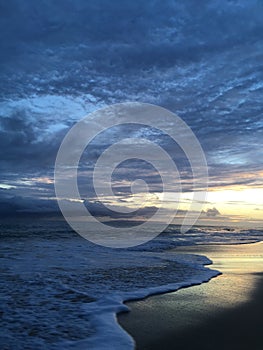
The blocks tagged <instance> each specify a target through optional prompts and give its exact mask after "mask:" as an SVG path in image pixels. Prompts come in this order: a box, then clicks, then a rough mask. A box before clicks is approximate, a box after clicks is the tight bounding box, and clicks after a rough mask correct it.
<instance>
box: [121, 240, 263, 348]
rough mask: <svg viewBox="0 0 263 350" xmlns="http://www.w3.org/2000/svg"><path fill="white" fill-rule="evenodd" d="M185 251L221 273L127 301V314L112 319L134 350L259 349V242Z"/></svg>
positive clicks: (262, 314)
mask: <svg viewBox="0 0 263 350" xmlns="http://www.w3.org/2000/svg"><path fill="white" fill-rule="evenodd" d="M180 251H183V252H186V248H183V249H180ZM180 251H179V252H180ZM187 251H188V252H189V253H196V254H202V255H206V256H208V257H209V258H210V259H211V260H212V261H213V265H212V266H210V268H214V269H217V270H220V271H221V272H222V273H223V274H222V275H221V276H219V277H216V278H214V279H212V280H211V281H210V282H208V283H204V284H201V285H200V286H193V287H189V288H185V289H181V290H179V291H177V292H174V293H167V294H164V295H158V296H152V297H149V298H147V299H145V300H141V301H136V302H130V303H127V305H128V306H129V307H130V309H131V312H130V313H127V314H121V315H119V316H118V320H119V322H120V324H121V325H122V326H123V327H124V328H125V329H126V330H127V331H128V332H129V333H130V334H131V335H132V336H133V338H134V339H135V341H136V344H137V345H136V348H137V349H139V350H142V349H143V350H148V349H149V350H155V349H156V350H157V349H158V350H159V349H162V350H166V349H167V350H168V349H186V350H188V349H214V350H217V349H224V350H225V349H226V350H228V349H231V350H233V349H239V350H240V349H241V350H242V349H251V350H262V349H263V273H262V272H263V244H262V243H259V244H249V245H247V244H246V245H238V246H237V245H235V246H226V245H224V246H208V245H207V246H198V247H196V246H195V247H191V248H187Z"/></svg>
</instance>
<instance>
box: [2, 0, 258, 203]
mask: <svg viewBox="0 0 263 350" xmlns="http://www.w3.org/2000/svg"><path fill="white" fill-rule="evenodd" d="M262 11H263V5H262V3H261V2H260V1H256V0H242V1H241V0H240V1H238V0H237V1H226V0H223V1H217V0H213V1H208V0H205V1H202V2H198V1H195V0H188V1H181V2H177V1H152V2H147V1H139V0H138V1H126V0H125V1H119V0H117V1H108V0H104V1H84V0H83V1H81V0H79V1H73V0H65V1H63V2H53V1H33V0H31V1H30V0H29V1H26V2H25V1H21V0H10V1H5V2H4V1H2V2H1V3H0V52H1V54H0V62H1V67H2V68H1V71H0V79H1V87H0V92H1V101H0V115H1V119H0V150H1V151H0V153H1V163H0V170H1V176H2V180H1V181H0V182H3V183H4V184H7V185H8V184H9V185H14V186H17V188H16V189H14V188H13V189H10V190H8V191H9V192H10V193H11V194H12V196H13V200H12V201H13V202H16V201H18V202H19V200H20V199H18V200H17V199H16V198H19V196H17V197H16V193H19V195H20V196H26V193H28V195H31V196H32V197H34V198H36V197H39V196H40V194H39V192H40V191H42V192H41V193H42V194H41V197H44V196H46V197H48V196H51V197H52V196H53V195H54V191H53V189H52V186H53V185H52V184H49V185H47V184H45V183H43V182H42V183H41V182H39V183H36V182H34V181H33V184H30V179H31V178H35V177H42V176H48V177H49V178H50V179H52V177H53V166H54V161H55V157H56V153H57V150H58V147H59V145H60V142H61V140H62V138H63V136H64V135H65V133H66V131H67V130H68V128H69V127H70V126H71V125H72V124H73V123H74V121H76V120H79V119H80V118H81V117H83V116H84V115H85V114H86V113H88V112H89V111H90V110H92V109H96V108H98V106H101V105H104V104H108V103H115V102H123V101H127V100H135V101H142V102H150V103H155V104H159V105H162V106H164V107H167V108H169V109H171V110H172V111H173V112H176V113H177V114H178V115H179V116H180V117H182V118H183V119H184V120H185V121H186V122H187V123H188V125H189V126H190V127H191V128H192V129H193V131H194V132H195V133H196V135H197V136H198V138H199V140H200V142H201V144H202V146H203V147H204V150H205V152H206V156H207V160H208V164H209V172H210V176H211V180H212V185H213V186H218V185H221V184H223V185H232V184H240V185H241V184H242V185H259V184H260V183H262V179H261V175H260V172H259V170H260V169H258V167H259V166H258V160H259V159H261V158H262V137H263V105H262V92H263V83H262V82H263V43H262V42H263V40H262V32H263V21H262ZM134 133H135V131H134ZM117 134H118V137H115V136H114V135H112V138H111V139H110V138H109V139H106V140H105V139H104V140H97V141H98V142H97V144H96V145H94V147H93V149H92V150H91V151H90V153H89V157H90V158H89V159H88V160H87V162H89V164H88V166H87V163H86V167H87V171H91V170H92V167H93V163H94V161H95V160H96V159H97V157H98V156H99V154H100V152H101V150H103V149H104V148H105V147H106V146H107V144H108V143H109V142H110V141H112V142H114V141H116V140H117V139H118V138H121V137H122V136H126V137H127V130H126V135H125V132H123V131H122V130H119V131H118V133H117ZM128 134H129V136H130V135H132V130H129V132H128ZM141 134H142V135H143V134H145V131H142V132H141ZM147 137H148V138H149V139H151V140H155V141H156V142H158V143H159V144H161V146H162V147H164V148H165V149H167V150H168V151H169V152H172V154H176V156H174V158H176V157H177V158H176V159H177V162H178V164H179V168H180V170H181V176H182V178H183V180H184V181H185V186H186V188H187V189H188V190H189V189H191V184H190V185H188V184H187V183H188V182H190V181H189V180H191V174H189V171H188V170H189V169H188V168H189V164H188V163H187V161H186V160H185V159H184V157H183V156H182V155H180V156H179V155H178V152H177V149H176V148H175V145H174V144H173V143H172V142H171V140H169V139H168V138H161V137H160V135H158V134H157V133H154V131H152V132H149V133H148V134H147ZM248 167H249V169H250V172H253V171H254V173H255V176H254V177H240V178H239V177H238V175H237V174H238V173H239V174H240V173H245V172H246V171H247V169H248ZM138 173H140V174H139V175H140V176H144V177H145V179H147V181H148V182H149V183H150V184H152V186H153V188H154V186H155V185H156V183H157V182H158V181H157V180H158V179H157V178H156V175H155V174H152V173H150V172H148V173H146V172H145V168H144V167H141V168H140V169H139V171H138ZM21 179H27V181H24V182H23V180H22V183H21ZM117 180H118V179H117ZM19 181H20V182H19ZM126 190H127V188H126V187H125V186H123V185H122V184H119V185H118V188H117V189H116V191H119V192H120V193H121V194H123V193H125V191H126ZM86 192H89V193H91V187H90V186H89V185H87V186H86ZM87 194H88V193H86V195H87ZM91 197H92V196H91ZM46 203H47V202H46ZM21 206H23V205H22V204H21V205H20V207H19V208H20V209H21ZM25 206H26V204H25ZM51 206H52V205H51Z"/></svg>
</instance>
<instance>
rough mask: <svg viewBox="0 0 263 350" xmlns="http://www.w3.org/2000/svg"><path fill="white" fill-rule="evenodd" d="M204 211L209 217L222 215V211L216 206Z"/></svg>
mask: <svg viewBox="0 0 263 350" xmlns="http://www.w3.org/2000/svg"><path fill="white" fill-rule="evenodd" d="M204 213H205V214H206V216H208V217H215V216H219V215H221V214H220V212H219V211H218V210H217V209H216V208H215V207H214V208H210V209H207V210H206V211H204Z"/></svg>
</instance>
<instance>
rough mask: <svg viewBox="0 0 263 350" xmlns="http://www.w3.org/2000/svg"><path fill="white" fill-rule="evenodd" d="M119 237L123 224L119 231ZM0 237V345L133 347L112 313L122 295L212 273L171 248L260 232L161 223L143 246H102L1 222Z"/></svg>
mask: <svg viewBox="0 0 263 350" xmlns="http://www.w3.org/2000/svg"><path fill="white" fill-rule="evenodd" d="M123 230H124V234H125V227H124V228H123ZM0 237H1V253H0V254H1V255H0V257H1V275H2V277H1V282H0V283H1V310H0V315H1V335H0V343H1V349H3V350H7V349H17V350H20V349H32V350H33V349H34V350H35V349H81V350H82V349H83V350H86V349H96V350H97V349H99V350H102V349H107V350H111V349H115V350H116V349H122V350H123V349H127V350H129V349H133V348H134V346H135V344H134V340H133V339H132V337H131V336H130V335H129V334H128V333H127V332H126V331H125V330H124V329H123V328H121V326H120V325H119V324H118V322H117V319H116V314H117V313H119V312H127V311H129V309H128V307H127V306H126V305H125V304H124V302H125V301H127V300H136V299H142V298H145V297H147V296H149V295H153V294H159V293H165V292H168V291H175V290H177V289H179V288H182V287H187V286H191V285H195V284H200V283H202V282H206V281H208V280H210V279H211V278H213V277H216V276H217V275H218V274H220V271H216V270H213V269H211V268H209V265H210V264H211V261H210V260H209V259H208V258H207V257H205V256H202V255H196V254H176V253H175V252H174V251H173V252H172V251H170V250H171V249H172V248H174V247H177V246H184V245H196V244H208V243H209V244H223V243H227V244H241V243H243V244H244V243H252V242H257V241H260V240H262V238H263V232H262V231H260V230H247V229H234V228H229V227H225V228H220V229H219V228H216V227H195V228H193V229H191V230H190V231H189V232H188V233H186V234H181V233H180V230H179V228H178V227H177V226H173V225H171V226H169V227H168V229H166V230H165V232H163V233H162V234H161V235H159V236H158V237H156V238H155V239H154V240H152V241H150V242H148V243H147V244H144V245H141V246H137V247H134V248H129V249H110V248H105V247H100V246H97V245H94V244H92V243H90V242H89V241H87V240H85V239H84V238H82V237H80V236H79V235H77V234H76V233H75V232H73V231H72V230H71V229H70V228H69V227H68V226H67V224H66V223H65V222H63V221H50V220H48V219H45V220H44V219H42V220H35V219H33V220H29V219H28V220H20V221H16V222H14V221H13V222H11V221H8V220H6V221H5V222H3V223H2V224H1V226H0Z"/></svg>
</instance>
